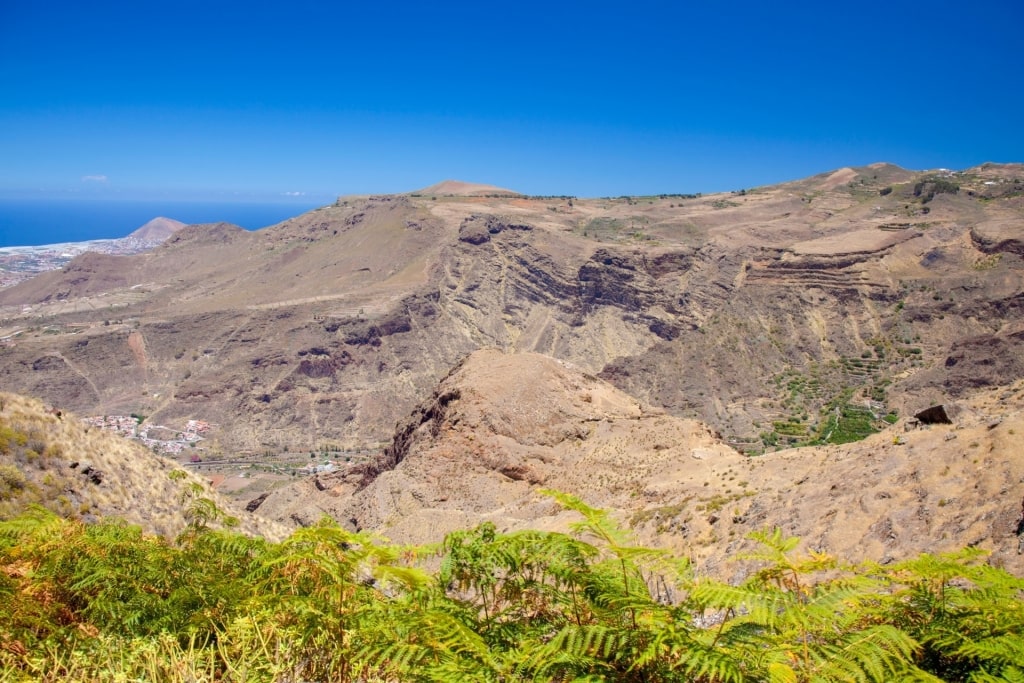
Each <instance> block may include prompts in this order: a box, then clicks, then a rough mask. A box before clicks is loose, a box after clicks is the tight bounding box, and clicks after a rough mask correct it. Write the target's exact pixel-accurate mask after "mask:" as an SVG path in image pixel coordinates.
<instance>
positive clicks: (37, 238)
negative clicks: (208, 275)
mask: <svg viewBox="0 0 1024 683" xmlns="http://www.w3.org/2000/svg"><path fill="white" fill-rule="evenodd" d="M318 206H321V204H303V203H301V202H289V203H287V204H270V203H242V202H218V203H211V202H173V201H171V202H160V201H104V200H99V199H89V200H80V199H79V200H72V199H68V200H63V199H57V200H42V199H25V200H18V199H0V247H27V246H37V245H40V244H61V243H64V242H86V241H89V240H99V239H115V238H118V237H125V236H127V235H128V234H129V233H131V232H132V231H134V230H136V229H137V228H140V227H142V226H143V225H144V224H145V223H147V222H148V221H150V220H152V219H154V218H156V217H157V216H164V217H165V218H173V219H174V220H176V221H181V222H182V223H215V222H219V221H225V222H227V223H234V224H235V225H239V226H241V227H243V228H246V229H248V230H258V229H260V228H265V227H267V226H270V225H275V224H277V223H280V222H281V221H283V220H286V219H288V218H292V217H293V216H298V215H299V214H302V213H305V212H306V211H309V210H311V209H315V208H317V207H318Z"/></svg>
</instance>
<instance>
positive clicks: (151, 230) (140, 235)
mask: <svg viewBox="0 0 1024 683" xmlns="http://www.w3.org/2000/svg"><path fill="white" fill-rule="evenodd" d="M185 225H186V224H185V223H182V222H181V221H176V220H174V219H173V218H165V217H163V216H157V217H156V218H154V219H153V220H151V221H149V222H148V223H146V224H145V225H143V226H142V227H141V228H139V229H138V230H136V231H134V232H133V233H131V234H130V235H128V237H129V238H134V239H138V240H144V241H146V242H163V241H164V240H166V239H167V238H168V237H170V236H171V235H173V234H174V233H176V232H178V231H179V230H181V229H182V228H184V227H185Z"/></svg>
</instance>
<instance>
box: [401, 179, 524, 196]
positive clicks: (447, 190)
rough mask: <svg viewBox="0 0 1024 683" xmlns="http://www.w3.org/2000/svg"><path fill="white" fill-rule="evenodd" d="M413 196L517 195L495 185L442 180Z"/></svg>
mask: <svg viewBox="0 0 1024 683" xmlns="http://www.w3.org/2000/svg"><path fill="white" fill-rule="evenodd" d="M413 194H440V195H454V196H458V197H479V196H482V195H494V194H501V195H517V194H519V193H518V192H515V191H514V190H506V189H505V188H502V187H497V186H495V185H482V184H480V183H467V182H464V181H462V180H442V181H441V182H439V183H435V184H434V185H431V186H430V187H425V188H423V189H422V190H417V191H416V192H414V193H413Z"/></svg>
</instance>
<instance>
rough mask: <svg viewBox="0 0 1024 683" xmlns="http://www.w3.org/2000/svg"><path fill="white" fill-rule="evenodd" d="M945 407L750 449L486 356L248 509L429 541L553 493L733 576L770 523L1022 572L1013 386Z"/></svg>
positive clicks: (888, 554) (569, 376)
mask: <svg viewBox="0 0 1024 683" xmlns="http://www.w3.org/2000/svg"><path fill="white" fill-rule="evenodd" d="M942 415H944V416H946V417H949V415H952V416H953V417H952V420H951V422H950V423H936V424H924V423H922V422H921V421H918V420H916V419H913V418H911V419H903V420H901V421H900V422H899V423H898V424H895V425H892V426H890V427H889V428H888V429H887V430H885V431H884V432H882V433H879V434H875V435H873V436H871V437H868V438H867V439H865V440H863V441H860V442H857V443H849V444H843V445H834V446H821V447H810V448H800V449H790V450H784V451H780V452H776V453H769V454H766V455H763V456H760V457H756V458H750V457H746V456H743V455H740V454H739V453H737V452H736V451H735V450H733V449H732V448H730V447H728V446H727V445H726V444H724V443H723V442H722V441H721V440H720V439H719V438H718V437H717V435H715V434H713V433H712V432H710V431H709V430H708V429H707V428H706V427H704V426H703V425H702V424H700V423H698V422H695V421H692V420H686V419H680V418H676V417H673V416H671V415H667V414H666V413H665V412H664V411H663V410H660V409H654V408H651V407H649V406H645V405H643V404H641V403H639V402H638V401H636V400H635V399H633V398H631V397H630V396H628V395H626V394H624V393H623V392H621V391H619V390H617V389H615V388H614V387H612V386H611V385H610V384H608V383H606V382H604V381H602V380H599V379H597V378H595V377H593V376H592V375H588V374H586V373H583V372H581V371H580V370H579V369H577V368H573V367H571V366H569V365H567V364H566V363H564V362H562V361H557V360H554V359H551V358H548V357H545V356H540V355H537V354H503V353H501V352H499V351H495V350H484V351H478V352H476V353H474V354H472V355H471V356H470V357H469V358H467V359H466V361H465V362H464V363H462V364H461V365H460V366H459V367H458V368H457V369H456V370H455V371H454V372H453V373H452V374H451V375H450V376H449V377H447V378H445V379H444V381H442V382H441V383H440V385H439V387H438V388H437V390H436V391H435V392H434V394H433V396H432V397H430V398H429V399H428V400H426V401H424V402H423V403H422V404H421V405H420V406H419V407H417V409H416V410H415V411H413V413H412V414H411V415H410V416H409V418H408V419H406V420H405V421H403V422H402V423H401V424H400V425H399V428H398V429H397V431H396V434H395V437H394V440H393V442H392V443H391V445H390V446H389V447H388V448H387V449H386V450H385V451H384V452H383V453H382V454H381V456H380V457H379V458H377V459H376V460H374V461H372V462H370V463H366V464H360V465H354V466H350V467H349V468H347V469H345V470H343V471H339V472H333V473H327V474H320V475H317V476H316V477H313V478H310V479H307V480H304V481H302V482H300V483H298V484H296V485H295V486H293V487H290V488H287V489H283V490H281V491H278V492H275V493H273V494H271V495H270V496H269V497H267V498H266V499H265V500H264V501H263V502H262V505H261V506H260V508H259V512H260V513H261V514H263V515H267V516H270V517H275V518H278V519H280V520H282V521H283V522H289V521H290V522H293V523H298V524H302V525H306V524H309V523H311V522H312V521H315V520H316V519H318V518H319V517H320V516H321V515H324V514H327V515H329V516H331V517H334V518H335V519H338V520H341V521H343V522H345V523H347V524H348V525H349V526H352V527H354V528H359V529H370V530H374V531H378V532H380V533H382V534H384V535H385V536H387V537H389V538H391V540H393V541H396V542H406V543H424V542H438V541H440V540H441V539H442V538H443V536H444V534H445V533H447V532H449V531H452V530H455V529H460V528H466V527H469V526H473V525H475V524H478V523H480V522H483V521H492V522H494V523H495V524H496V526H497V527H498V528H499V530H510V529H518V528H547V529H564V528H565V527H566V526H567V524H568V522H569V520H570V519H572V515H571V514H569V513H565V512H563V511H561V510H560V508H558V506H557V505H555V504H554V503H553V502H552V500H551V499H550V498H548V497H546V496H543V495H540V494H539V493H538V489H540V488H553V489H556V490H562V491H568V492H571V493H573V494H576V495H579V496H581V497H582V498H583V499H584V500H586V501H587V502H588V503H589V504H591V505H595V506H599V507H604V508H608V509H611V510H613V511H615V512H616V513H617V516H618V517H619V519H620V521H621V522H622V524H623V525H624V526H630V527H633V528H634V529H635V530H636V532H637V534H638V535H639V537H640V539H641V540H642V541H645V542H648V543H651V544H654V545H657V546H662V547H669V548H671V549H672V550H673V551H674V552H676V553H679V554H681V555H683V556H688V557H690V558H692V559H693V561H694V562H695V563H696V566H697V567H698V569H699V570H701V571H711V572H714V573H722V572H725V571H734V570H735V569H732V570H729V569H728V567H729V565H730V562H731V561H732V560H734V559H735V558H736V557H737V556H738V555H740V554H741V553H742V552H744V551H751V550H753V544H751V543H750V542H749V541H747V540H746V539H745V536H746V534H747V533H748V532H750V531H754V530H760V529H765V528H772V527H775V526H778V527H780V528H782V530H783V531H784V533H785V534H787V535H796V536H800V537H801V538H802V539H803V540H804V542H805V547H806V548H807V549H823V550H827V551H829V552H833V553H837V554H839V555H840V556H843V557H856V558H864V559H873V560H876V561H881V562H889V561H893V560H896V559H903V558H906V557H909V556H912V555H914V554H918V553H922V552H941V551H951V550H955V549H958V548H960V547H963V546H965V545H972V546H980V547H982V548H985V549H987V550H990V551H992V552H993V556H992V561H993V562H995V563H997V564H999V565H1001V566H1005V567H1006V568H1007V569H1008V570H1010V571H1012V572H1014V573H1017V574H1021V573H1024V555H1022V554H1021V552H1022V550H1024V507H1022V506H1024V477H1022V473H1024V452H1022V451H1021V449H1020V448H1019V447H1018V444H1019V439H1020V434H1024V380H1017V381H1016V382H1015V383H1014V384H1013V385H1012V386H1009V387H1007V388H1005V389H1001V390H998V391H997V392H993V391H991V390H989V391H984V392H981V393H979V394H977V395H976V396H974V397H973V398H971V399H969V400H964V401H958V402H956V403H951V404H947V405H946V406H945V407H944V408H943V411H942Z"/></svg>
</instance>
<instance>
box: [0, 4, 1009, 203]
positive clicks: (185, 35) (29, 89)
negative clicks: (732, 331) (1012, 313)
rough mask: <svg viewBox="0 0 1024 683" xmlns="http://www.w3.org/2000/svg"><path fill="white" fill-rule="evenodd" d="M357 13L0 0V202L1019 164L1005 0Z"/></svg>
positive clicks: (646, 181) (595, 183) (704, 186)
mask: <svg viewBox="0 0 1024 683" xmlns="http://www.w3.org/2000/svg"><path fill="white" fill-rule="evenodd" d="M370 5H371V3H349V2H337V3H328V2H307V1H305V0H292V1H290V2H287V3H284V2H260V1H259V0H249V1H248V2H244V3H242V2H216V0H206V1H205V2H192V1H191V0H183V1H180V2H173V3H148V2H139V1H138V0H136V1H134V2H104V1H103V0H97V1H95V2H60V1H58V2H48V3H37V2H30V1H29V0H0V195H2V196H8V197H10V196H42V195H47V196H50V195H52V196H87V197H92V196H97V197H125V198H129V197H130V198H146V197H157V198H160V197H172V198H178V199H226V200H227V199H252V198H261V199H274V200H282V199H288V198H289V197H292V196H295V197H296V201H299V198H301V200H302V201H306V202H308V201H310V200H311V199H314V200H315V199H319V198H321V197H323V198H324V199H325V200H329V199H330V198H331V197H333V196H335V195H337V194H347V193H359V192H401V191H407V190H411V189H416V188H419V187H423V186H426V185H429V184H431V183H434V182H437V181H439V180H442V179H445V178H458V179H462V180H470V181H475V182H483V183H490V184H495V185H500V186H504V187H509V188H512V189H515V190H519V191H522V192H528V193H535V194H574V195H578V196H600V195H619V194H640V193H652V192H653V193H657V192H711V191H717V190H728V189H736V188H740V187H751V186H756V185H761V184H768V183H773V182H779V181H783V180H788V179H792V178H798V177H803V176H806V175H811V174H814V173H818V172H822V171H825V170H829V169H833V168H838V167H841V166H847V165H861V164H867V163H871V162H873V161H891V162H893V163H897V164H899V165H901V166H905V167H908V168H935V167H949V168H963V167H967V166H971V165H975V164H978V163H981V162H984V161H1024V71H1021V66H1020V46H1021V30H1022V27H1024V3H1021V2H1020V1H1019V0H1005V1H996V2H990V3H988V4H983V5H973V6H971V5H965V4H964V3H962V2H959V3H952V2H943V1H941V0H936V1H933V2H929V3H922V2H904V1H903V0H897V1H895V2H887V3H827V2H813V3H811V2H796V3H768V2H742V1H737V2H731V3H723V4H719V3H712V2H703V3H688V2H675V3H668V2H649V1H646V0H637V1H634V2H631V3H609V2H602V1H601V0H595V1H592V2H586V3H583V2H578V3H577V2H571V3H550V6H549V4H548V3H535V2H518V3H502V4H487V3H460V2H448V3H437V4H434V3H377V4H376V5H374V6H370ZM287 193H294V194H287ZM297 193H302V194H301V195H300V194H297Z"/></svg>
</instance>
